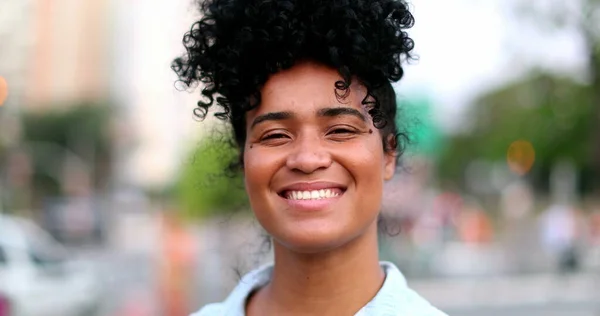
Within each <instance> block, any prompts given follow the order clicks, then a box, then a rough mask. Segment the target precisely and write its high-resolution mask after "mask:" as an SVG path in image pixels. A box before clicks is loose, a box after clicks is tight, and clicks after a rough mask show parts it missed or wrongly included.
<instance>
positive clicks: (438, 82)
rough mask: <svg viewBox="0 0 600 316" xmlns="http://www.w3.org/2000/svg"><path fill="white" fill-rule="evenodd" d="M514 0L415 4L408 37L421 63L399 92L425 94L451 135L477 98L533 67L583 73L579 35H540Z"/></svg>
mask: <svg viewBox="0 0 600 316" xmlns="http://www.w3.org/2000/svg"><path fill="white" fill-rule="evenodd" d="M514 1H515V0H512V2H514ZM538 1H540V0H538ZM541 1H544V0H541ZM510 2H511V1H508V0H504V1H503V0H486V1H476V0H413V1H412V2H411V5H412V7H413V13H414V16H415V20H416V22H415V26H414V27H413V28H412V29H411V30H409V34H410V35H411V36H412V37H413V38H414V40H415V52H416V53H417V55H418V56H419V60H418V61H417V62H416V63H413V64H410V65H407V66H406V67H405V69H406V75H405V78H403V79H402V80H401V82H400V83H399V84H397V85H396V87H397V91H398V92H399V94H400V95H401V96H411V95H413V94H417V95H419V94H426V95H427V96H428V97H430V98H431V99H432V101H433V103H434V107H435V109H436V111H435V113H436V114H437V115H436V118H435V119H436V120H437V121H438V122H439V123H440V124H441V125H442V128H443V129H444V130H446V131H452V130H455V129H460V124H462V122H463V121H464V114H465V113H464V111H465V110H466V109H467V108H468V105H469V103H470V101H471V100H472V99H473V98H474V97H476V96H477V95H478V94H480V93H483V92H485V91H487V90H489V89H491V88H493V87H495V86H498V85H500V84H502V83H503V82H506V81H509V80H512V79H515V78H517V77H519V76H521V75H523V74H524V73H525V72H526V71H527V70H528V69H529V68H530V67H532V66H533V65H538V66H540V67H543V68H547V69H551V70H554V71H559V72H565V73H571V74H574V75H577V73H578V72H581V68H582V66H583V64H584V59H583V58H584V54H583V50H582V43H581V41H580V39H579V38H578V37H577V36H576V34H572V33H568V32H567V33H551V32H546V31H539V32H536V31H535V30H534V29H533V28H531V27H528V25H526V24H524V23H520V22H519V20H518V19H516V18H515V16H514V10H513V8H512V7H511V6H510V5H508V4H509V3H510Z"/></svg>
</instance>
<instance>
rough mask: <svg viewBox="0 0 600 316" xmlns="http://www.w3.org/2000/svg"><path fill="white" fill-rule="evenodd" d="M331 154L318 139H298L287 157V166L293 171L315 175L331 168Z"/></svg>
mask: <svg viewBox="0 0 600 316" xmlns="http://www.w3.org/2000/svg"><path fill="white" fill-rule="evenodd" d="M331 163H332V159H331V154H330V153H329V152H328V151H327V149H326V148H325V147H324V146H323V144H322V143H321V141H320V139H319V138H318V137H304V138H298V139H296V141H295V144H294V147H293V149H292V152H291V153H290V155H289V156H288V157H287V160H286V166H287V167H288V168H289V169H290V170H293V171H300V172H302V173H306V174H309V173H313V172H315V171H317V170H319V169H327V168H328V167H329V166H331Z"/></svg>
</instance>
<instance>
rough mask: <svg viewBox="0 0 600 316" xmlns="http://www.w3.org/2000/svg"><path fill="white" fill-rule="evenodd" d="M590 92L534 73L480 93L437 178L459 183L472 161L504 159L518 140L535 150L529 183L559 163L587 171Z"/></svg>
mask: <svg viewBox="0 0 600 316" xmlns="http://www.w3.org/2000/svg"><path fill="white" fill-rule="evenodd" d="M591 94H592V91H591V88H590V87H588V86H585V85H582V84H578V83H575V82H573V81H572V80H569V79H565V78H559V77H556V76H553V75H550V74H545V73H533V74H532V75H531V76H530V77H529V78H526V79H524V80H521V81H519V82H515V83H512V84H509V85H507V86H504V87H501V88H499V89H498V90H495V91H491V92H489V93H487V94H485V95H483V96H482V97H480V98H479V99H478V100H476V102H475V104H474V107H473V108H472V111H471V112H470V115H469V117H468V119H469V121H470V122H471V123H472V125H471V126H470V127H469V128H468V131H467V132H466V133H463V134H461V135H457V136H454V137H453V138H451V140H450V144H449V145H448V147H447V150H446V151H445V152H444V153H443V155H442V159H441V160H440V165H439V172H440V175H441V176H442V178H444V179H447V180H450V179H453V180H459V179H462V177H463V174H464V169H465V167H466V166H467V164H468V163H469V162H470V161H472V160H475V159H483V160H487V161H499V162H503V161H506V154H507V150H508V148H509V146H510V144H511V143H512V142H514V141H517V140H526V141H529V142H531V144H532V145H533V147H534V149H535V164H534V170H533V171H534V172H533V177H534V178H535V177H537V179H533V180H534V182H535V181H536V180H537V182H538V183H541V182H543V181H540V179H542V178H545V177H547V173H548V170H549V169H550V168H551V166H552V165H553V164H554V163H556V162H558V161H561V160H563V159H569V160H571V161H573V162H574V163H575V164H576V166H577V167H578V168H579V169H580V170H587V169H589V168H591V166H592V164H593V161H592V160H593V159H592V158H591V157H592V155H591V154H590V150H591V148H592V146H591V145H592V144H591V142H592V141H591V135H592V133H591V130H592V128H595V126H594V120H593V116H592V113H593V106H592V102H591Z"/></svg>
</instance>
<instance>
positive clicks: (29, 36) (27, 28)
mask: <svg viewBox="0 0 600 316" xmlns="http://www.w3.org/2000/svg"><path fill="white" fill-rule="evenodd" d="M195 13H196V10H195V8H194V6H193V1H188V0H179V1H167V0H161V1H150V2H143V3H142V2H141V1H119V0H96V1H80V0H21V1H6V2H3V4H2V12H0V39H1V42H2V43H3V44H1V45H2V46H1V47H2V49H0V51H1V53H0V54H1V58H0V75H1V76H3V77H5V78H6V79H7V81H8V83H9V86H10V100H9V103H7V104H8V105H9V106H7V107H6V108H5V109H3V110H4V113H3V114H6V113H8V112H10V113H12V114H11V115H10V117H11V119H10V121H16V120H15V118H16V117H17V115H18V113H19V112H21V111H24V110H28V111H30V110H33V111H46V110H50V109H56V108H62V107H69V106H72V105H74V104H78V103H81V102H82V101H84V102H85V101H92V102H93V101H103V102H108V103H109V104H112V105H113V106H114V107H115V108H114V110H115V112H114V113H115V114H116V116H115V117H114V125H113V127H114V133H113V134H114V138H115V141H114V144H113V145H114V148H115V163H116V165H115V168H116V169H115V170H114V174H115V175H116V176H117V177H116V178H115V183H116V184H117V186H118V187H120V186H121V185H123V186H126V187H128V186H143V187H148V188H160V187H162V186H164V185H167V184H168V183H169V182H171V181H172V180H173V177H174V176H175V175H176V172H177V169H178V167H179V166H180V165H181V163H182V161H183V158H182V157H184V154H185V153H186V151H187V148H188V147H189V145H190V143H191V142H193V140H192V139H193V136H194V135H197V134H198V133H200V132H197V131H196V130H197V129H200V130H204V129H205V127H207V126H208V125H210V124H203V123H198V122H196V121H195V120H194V118H193V114H192V110H193V107H194V106H195V103H196V101H197V99H198V98H199V93H198V91H197V90H196V91H195V92H194V93H186V92H182V91H178V90H177V89H176V88H175V85H174V83H175V80H176V77H175V74H174V73H173V72H172V71H171V69H170V62H171V60H172V59H173V58H174V57H176V56H178V55H179V54H181V53H182V52H183V51H184V49H183V45H182V44H181V39H182V36H183V34H184V32H185V31H186V30H188V29H189V27H190V26H191V24H192V22H193V19H194V16H195ZM0 116H4V118H2V119H0V121H2V122H5V121H9V119H8V117H7V115H0ZM3 125H5V126H4V127H3V134H4V135H3V137H6V136H5V135H6V134H7V133H4V132H5V131H4V129H8V125H7V124H3ZM17 130H18V128H17Z"/></svg>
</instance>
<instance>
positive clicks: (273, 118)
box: [250, 107, 367, 128]
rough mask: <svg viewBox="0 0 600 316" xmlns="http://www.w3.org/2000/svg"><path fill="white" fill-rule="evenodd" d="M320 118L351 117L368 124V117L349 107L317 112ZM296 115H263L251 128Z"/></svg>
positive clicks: (276, 113)
mask: <svg viewBox="0 0 600 316" xmlns="http://www.w3.org/2000/svg"><path fill="white" fill-rule="evenodd" d="M317 115H318V116H321V117H335V116H340V115H350V116H355V117H357V118H359V119H360V120H361V121H363V122H366V121H367V119H366V117H365V116H364V115H363V114H362V113H361V112H360V111H358V110H356V109H353V108H349V107H331V108H323V109H320V110H319V111H318V112H317ZM294 117H295V115H294V113H292V112H287V111H285V112H269V113H265V114H262V115H259V116H257V117H256V118H255V119H254V121H252V125H251V126H250V128H254V127H255V126H256V125H258V124H261V123H264V122H266V121H283V120H289V119H291V118H294Z"/></svg>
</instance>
